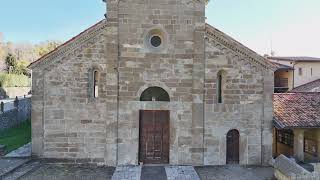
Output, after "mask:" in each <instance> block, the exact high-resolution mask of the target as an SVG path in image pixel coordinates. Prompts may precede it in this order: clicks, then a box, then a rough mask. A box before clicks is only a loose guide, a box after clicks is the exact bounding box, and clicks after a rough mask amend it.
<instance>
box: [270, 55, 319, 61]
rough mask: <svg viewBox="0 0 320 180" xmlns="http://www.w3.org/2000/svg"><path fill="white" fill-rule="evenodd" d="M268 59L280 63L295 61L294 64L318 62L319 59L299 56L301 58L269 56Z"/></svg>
mask: <svg viewBox="0 0 320 180" xmlns="http://www.w3.org/2000/svg"><path fill="white" fill-rule="evenodd" d="M268 59H271V60H281V61H295V62H320V58H317V57H306V56H301V57H281V56H278V57H277V56H274V57H272V56H270V57H268Z"/></svg>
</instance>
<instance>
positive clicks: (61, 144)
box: [30, 0, 275, 166]
mask: <svg viewBox="0 0 320 180" xmlns="http://www.w3.org/2000/svg"><path fill="white" fill-rule="evenodd" d="M106 3H107V14H106V17H107V18H106V19H105V20H102V21H101V22H99V23H97V24H96V25H94V26H92V27H91V28H89V29H87V30H86V31H84V32H82V33H81V34H79V35H78V36H76V37H75V38H73V39H71V40H70V41H68V42H66V43H65V44H63V45H61V46H60V47H58V48H57V49H56V50H54V51H53V52H51V53H49V54H47V55H45V56H44V57H42V58H40V59H39V60H38V61H36V62H34V63H32V64H31V65H30V68H31V69H32V77H33V80H32V82H33V86H32V87H33V96H32V154H33V155H34V156H37V157H40V158H54V159H66V160H70V161H72V162H90V163H100V164H105V165H110V166H115V165H124V164H138V163H139V162H143V163H150V164H157V163H161V164H185V165H186V164H192V165H224V164H226V163H239V164H244V165H249V164H267V163H268V162H269V160H270V159H271V158H272V119H273V104H272V97H273V83H274V77H273V73H274V70H275V67H274V65H273V64H272V63H270V62H269V61H268V60H266V59H265V58H263V57H261V56H259V55H258V54H256V53H255V52H253V51H251V50H250V49H248V48H247V47H245V46H243V45H242V44H240V43H239V42H237V41H235V40H234V39H232V38H231V37H229V36H228V35H226V34H224V33H223V32H221V31H219V30H217V29H216V28H214V27H212V26H210V25H208V24H206V23H205V4H204V3H203V2H202V1H189V0H179V1H168V0H154V1H144V0H128V1H118V0H107V2H106Z"/></svg>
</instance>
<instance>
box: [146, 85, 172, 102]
mask: <svg viewBox="0 0 320 180" xmlns="http://www.w3.org/2000/svg"><path fill="white" fill-rule="evenodd" d="M140 101H166V102H170V97H169V94H168V93H167V91H166V90H164V89H163V88H161V87H158V86H152V87H149V88H147V89H146V90H144V91H143V92H142V94H141V96H140Z"/></svg>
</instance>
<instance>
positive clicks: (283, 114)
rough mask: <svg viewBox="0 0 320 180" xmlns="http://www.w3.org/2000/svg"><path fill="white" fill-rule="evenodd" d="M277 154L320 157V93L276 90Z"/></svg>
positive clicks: (275, 135)
mask: <svg viewBox="0 0 320 180" xmlns="http://www.w3.org/2000/svg"><path fill="white" fill-rule="evenodd" d="M273 107H274V120H273V124H274V127H275V129H274V155H278V154H285V155H287V156H293V157H295V158H296V159H298V160H300V161H319V160H320V159H319V157H320V152H319V150H320V141H319V139H320V93H317V92H305V93H301V92H300V93H279V94H274V102H273Z"/></svg>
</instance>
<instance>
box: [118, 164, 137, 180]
mask: <svg viewBox="0 0 320 180" xmlns="http://www.w3.org/2000/svg"><path fill="white" fill-rule="evenodd" d="M140 176H141V166H118V167H117V168H116V170H115V172H114V174H113V176H112V180H123V179H127V180H140Z"/></svg>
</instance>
